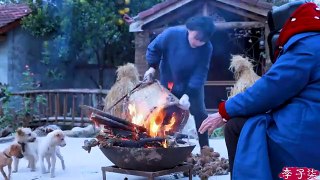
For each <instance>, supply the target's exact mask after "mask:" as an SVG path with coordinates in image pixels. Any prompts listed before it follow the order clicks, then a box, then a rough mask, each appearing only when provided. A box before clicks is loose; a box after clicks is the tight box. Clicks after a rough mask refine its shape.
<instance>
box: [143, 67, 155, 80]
mask: <svg viewBox="0 0 320 180" xmlns="http://www.w3.org/2000/svg"><path fill="white" fill-rule="evenodd" d="M155 72H156V70H155V69H154V68H153V67H150V68H149V69H148V70H147V71H146V72H145V73H144V76H143V81H147V82H151V81H152V80H153V77H154V74H155Z"/></svg>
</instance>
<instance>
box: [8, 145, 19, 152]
mask: <svg viewBox="0 0 320 180" xmlns="http://www.w3.org/2000/svg"><path fill="white" fill-rule="evenodd" d="M10 149H11V150H12V151H19V150H21V146H20V145H19V144H12V145H11V147H10Z"/></svg>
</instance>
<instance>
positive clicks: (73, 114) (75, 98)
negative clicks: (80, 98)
mask: <svg viewBox="0 0 320 180" xmlns="http://www.w3.org/2000/svg"><path fill="white" fill-rule="evenodd" d="M76 100H77V95H76V94H72V123H71V125H72V127H74V117H75V108H76Z"/></svg>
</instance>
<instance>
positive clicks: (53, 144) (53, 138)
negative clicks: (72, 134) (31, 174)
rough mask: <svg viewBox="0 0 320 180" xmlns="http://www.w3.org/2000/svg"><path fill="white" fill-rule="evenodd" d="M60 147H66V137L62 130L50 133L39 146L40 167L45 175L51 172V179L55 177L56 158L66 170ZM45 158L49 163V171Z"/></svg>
mask: <svg viewBox="0 0 320 180" xmlns="http://www.w3.org/2000/svg"><path fill="white" fill-rule="evenodd" d="M59 146H60V147H64V146H66V141H65V135H64V134H63V131H62V130H54V131H52V132H50V133H49V134H48V135H47V136H46V137H44V138H43V139H42V141H41V145H40V146H39V157H40V166H41V171H42V173H43V174H45V173H49V172H51V177H52V178H53V177H55V166H56V156H57V157H58V158H59V159H60V160H61V164H62V169H63V170H64V169H65V165H64V160H63V157H62V155H61V153H60V148H59ZM44 158H46V160H47V162H48V170H46V168H45V165H44Z"/></svg>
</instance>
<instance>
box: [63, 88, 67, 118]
mask: <svg viewBox="0 0 320 180" xmlns="http://www.w3.org/2000/svg"><path fill="white" fill-rule="evenodd" d="M67 114H68V94H67V93H64V94H63V120H64V124H65V123H66V117H67Z"/></svg>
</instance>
